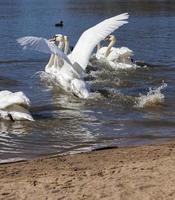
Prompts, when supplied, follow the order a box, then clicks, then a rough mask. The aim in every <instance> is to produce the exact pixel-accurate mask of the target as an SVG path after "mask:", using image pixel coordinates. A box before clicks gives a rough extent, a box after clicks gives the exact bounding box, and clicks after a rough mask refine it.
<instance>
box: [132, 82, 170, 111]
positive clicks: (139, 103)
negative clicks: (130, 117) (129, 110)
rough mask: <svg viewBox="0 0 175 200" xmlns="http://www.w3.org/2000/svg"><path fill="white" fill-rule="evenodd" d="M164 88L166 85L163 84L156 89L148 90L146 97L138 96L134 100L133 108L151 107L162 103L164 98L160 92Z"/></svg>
mask: <svg viewBox="0 0 175 200" xmlns="http://www.w3.org/2000/svg"><path fill="white" fill-rule="evenodd" d="M166 87H167V84H166V83H164V82H163V83H162V85H161V86H160V87H158V88H153V89H152V88H149V92H148V93H147V94H146V95H142V94H140V96H139V97H137V98H136V104H135V107H137V108H144V107H152V106H156V105H159V104H162V103H164V101H165V96H164V94H162V93H161V90H162V89H164V88H166Z"/></svg>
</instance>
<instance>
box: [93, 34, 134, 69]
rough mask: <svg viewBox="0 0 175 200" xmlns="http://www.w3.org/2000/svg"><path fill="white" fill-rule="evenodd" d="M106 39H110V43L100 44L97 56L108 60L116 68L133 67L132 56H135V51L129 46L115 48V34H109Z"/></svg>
mask: <svg viewBox="0 0 175 200" xmlns="http://www.w3.org/2000/svg"><path fill="white" fill-rule="evenodd" d="M105 40H106V41H109V45H108V46H105V47H100V44H98V46H97V53H96V55H95V56H96V58H97V59H98V60H100V59H102V60H105V61H107V62H108V63H109V65H110V66H111V67H112V68H114V69H117V68H130V67H132V64H133V63H132V61H131V56H133V51H132V50H130V49H129V48H127V47H120V48H115V47H114V45H115V44H116V37H115V36H114V35H109V36H107V37H106V38H105Z"/></svg>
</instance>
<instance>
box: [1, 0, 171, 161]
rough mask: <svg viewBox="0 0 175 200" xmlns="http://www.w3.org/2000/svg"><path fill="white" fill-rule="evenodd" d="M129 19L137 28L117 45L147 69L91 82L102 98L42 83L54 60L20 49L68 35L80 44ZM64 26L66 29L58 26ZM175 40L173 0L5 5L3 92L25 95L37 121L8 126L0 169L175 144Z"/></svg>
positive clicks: (123, 33) (38, 0) (36, 0)
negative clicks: (99, 29)
mask: <svg viewBox="0 0 175 200" xmlns="http://www.w3.org/2000/svg"><path fill="white" fill-rule="evenodd" d="M123 12H128V13H129V14H130V18H129V23H128V24H127V25H124V26H123V27H121V28H120V29H118V30H117V31H116V32H115V35H116V37H117V44H116V46H118V47H120V46H126V47H128V48H130V49H132V50H133V51H134V60H140V61H141V63H140V65H141V66H140V67H138V68H136V69H131V70H117V71H115V70H112V69H110V68H109V67H106V66H104V70H102V71H100V72H99V73H98V72H97V73H96V76H97V78H96V79H95V80H94V81H93V80H92V81H89V84H90V86H91V90H92V92H94V93H98V94H99V95H98V97H96V98H95V97H94V98H92V99H88V100H80V99H77V98H74V97H72V96H69V95H67V94H64V93H63V92H61V91H59V90H58V89H57V88H55V87H54V86H52V85H50V84H48V83H46V82H44V81H41V79H40V77H39V75H37V74H36V73H37V72H39V71H43V70H44V67H45V65H46V64H47V61H48V59H49V55H46V54H42V53H36V52H31V51H23V50H22V49H21V48H20V47H19V45H18V44H17V42H16V39H17V38H19V37H22V36H26V35H33V36H41V37H45V38H50V37H52V36H53V35H54V34H56V33H62V34H65V35H68V36H69V38H70V43H71V45H75V43H76V41H77V39H78V38H79V36H80V34H81V33H82V32H83V31H84V30H86V29H87V28H89V27H91V26H93V25H95V24H96V23H98V22H100V21H102V20H104V19H105V18H108V17H111V16H114V15H118V14H120V13H123ZM59 20H63V21H64V27H63V28H59V27H55V26H54V24H55V23H56V22H57V21H59ZM174 33H175V3H174V1H173V0H172V1H163V0H157V1H153V0H152V1H146V0H141V1H140V0H130V1H127V0H126V1H120V0H86V1H82V0H76V1H73V0H59V1H58V0H49V1H42V0H30V1H27V0H22V1H21V0H6V1H3V0H0V90H10V91H23V92H24V93H25V94H26V95H27V96H28V97H29V98H30V100H31V102H32V108H31V113H32V115H33V117H34V119H35V122H28V121H26V122H5V121H0V162H1V163H2V162H7V161H14V160H19V159H29V158H33V157H37V156H41V155H48V154H53V153H57V154H63V153H76V152H82V151H90V150H92V149H96V148H102V147H111V146H128V145H141V144H150V143H157V142H161V141H164V140H170V139H171V140H174V138H175V101H174V99H175V98H174V97H175V95H174V94H175V42H174ZM149 88H152V89H150V92H149ZM144 95H145V96H144ZM146 95H147V96H146ZM151 98H153V99H154V102H153V103H149V100H150V99H151ZM145 100H146V101H147V102H148V103H147V104H146V105H147V106H145V105H144V103H143V102H144V101H145Z"/></svg>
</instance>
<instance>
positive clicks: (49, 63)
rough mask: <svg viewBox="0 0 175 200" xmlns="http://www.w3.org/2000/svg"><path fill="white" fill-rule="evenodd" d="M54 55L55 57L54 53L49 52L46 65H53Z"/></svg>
mask: <svg viewBox="0 0 175 200" xmlns="http://www.w3.org/2000/svg"><path fill="white" fill-rule="evenodd" d="M54 57H55V55H54V54H51V56H50V59H49V62H48V64H47V66H48V67H50V66H52V65H53V61H54Z"/></svg>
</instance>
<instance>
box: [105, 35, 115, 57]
mask: <svg viewBox="0 0 175 200" xmlns="http://www.w3.org/2000/svg"><path fill="white" fill-rule="evenodd" d="M115 43H116V39H115V38H113V39H112V40H111V42H110V43H109V45H108V47H107V49H106V53H105V57H107V56H108V55H109V54H110V50H111V48H112V47H113V46H114V45H115Z"/></svg>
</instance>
